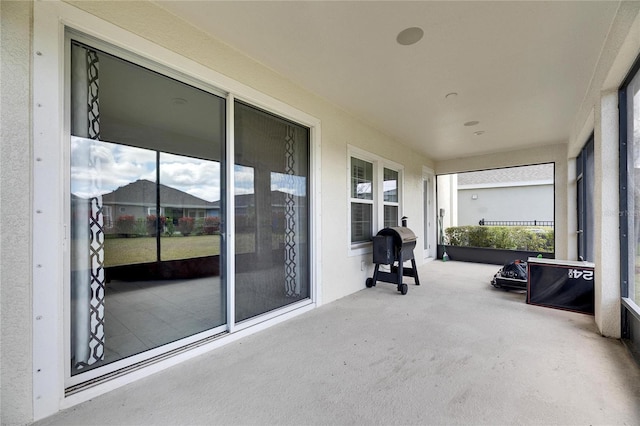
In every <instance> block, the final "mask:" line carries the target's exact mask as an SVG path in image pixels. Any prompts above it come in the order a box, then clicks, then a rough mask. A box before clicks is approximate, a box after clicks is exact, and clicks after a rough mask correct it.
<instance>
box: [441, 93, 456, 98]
mask: <svg viewBox="0 0 640 426" xmlns="http://www.w3.org/2000/svg"><path fill="white" fill-rule="evenodd" d="M456 96H458V94H457V93H456V92H451V93H447V94H446V95H444V98H445V99H453V98H455V97H456Z"/></svg>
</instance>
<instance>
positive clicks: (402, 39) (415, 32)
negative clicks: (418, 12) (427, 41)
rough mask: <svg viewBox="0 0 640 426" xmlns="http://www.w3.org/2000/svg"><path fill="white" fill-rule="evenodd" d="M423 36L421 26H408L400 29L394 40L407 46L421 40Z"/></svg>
mask: <svg viewBox="0 0 640 426" xmlns="http://www.w3.org/2000/svg"><path fill="white" fill-rule="evenodd" d="M423 36H424V31H422V28H420V27H410V28H407V29H404V30H402V31H400V33H399V34H398V37H396V41H397V42H398V43H399V44H401V45H403V46H409V45H412V44H416V43H417V42H419V41H420V40H422V37H423Z"/></svg>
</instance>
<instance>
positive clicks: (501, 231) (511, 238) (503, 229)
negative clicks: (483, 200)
mask: <svg viewBox="0 0 640 426" xmlns="http://www.w3.org/2000/svg"><path fill="white" fill-rule="evenodd" d="M445 234H446V238H445V244H446V245H450V246H463V247H486V248H496V249H506V250H526V251H538V252H553V251H554V233H553V229H551V228H539V227H538V228H529V227H525V226H452V227H450V228H447V229H446V230H445Z"/></svg>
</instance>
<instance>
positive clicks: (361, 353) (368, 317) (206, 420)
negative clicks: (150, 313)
mask: <svg viewBox="0 0 640 426" xmlns="http://www.w3.org/2000/svg"><path fill="white" fill-rule="evenodd" d="M497 269H498V267H497V266H495V265H480V264H471V263H460V262H441V261H434V262H430V263H427V264H425V265H423V266H421V267H420V268H419V271H420V279H421V283H422V285H421V286H419V287H417V286H414V285H413V284H412V280H411V279H410V278H407V279H406V280H405V282H407V283H410V284H409V293H408V294H407V295H406V296H401V295H400V294H399V293H398V292H397V291H396V289H395V286H393V285H391V284H385V283H379V284H378V285H377V287H375V288H371V289H365V288H364V282H363V290H362V291H360V292H358V293H355V294H353V295H350V296H348V297H345V298H343V299H340V300H338V301H335V302H333V303H329V304H327V305H324V306H322V307H320V308H318V309H315V310H313V311H311V312H309V313H306V314H303V315H301V316H298V317H296V318H294V319H292V320H289V321H286V322H284V323H281V324H279V325H276V326H274V327H271V328H269V329H267V330H265V331H262V332H259V333H257V334H254V335H252V336H249V337H247V338H244V339H241V340H239V341H236V342H233V343H230V344H228V345H226V346H224V347H222V348H219V349H216V350H213V351H211V352H209V353H207V354H205V355H202V356H200V357H198V358H195V359H193V360H191V361H188V362H186V363H183V364H181V365H179V366H176V367H173V368H170V369H168V370H165V371H163V372H161V373H158V374H155V375H153V376H151V377H148V378H145V379H142V380H140V381H137V382H135V383H132V384H130V385H128V386H125V387H123V388H120V389H118V390H116V391H114V392H111V393H108V394H105V395H102V396H100V397H97V398H95V399H93V400H91V401H88V402H86V403H83V404H81V405H78V406H75V407H73V408H71V409H68V410H66V411H64V412H61V413H58V414H57V415H55V416H52V417H49V418H47V419H44V420H42V421H40V422H37V423H36V424H37V425H209V424H224V425H229V424H260V425H266V424H279V425H280V424H296V425H300V424H367V425H368V424H406V425H409V424H437V425H441V424H465V425H475V424H491V425H496V424H499V425H505V424H509V425H511V424H562V425H573V424H591V425H594V424H607V425H637V424H640V368H638V365H637V364H635V363H634V361H633V360H632V359H631V357H630V356H629V354H628V353H627V351H626V349H625V348H624V346H623V345H622V344H621V343H620V341H618V340H614V339H607V338H603V337H601V336H600V335H599V334H598V333H597V329H596V326H595V324H594V320H593V317H592V316H588V315H583V314H577V313H572V312H565V311H560V310H555V309H549V308H544V307H538V306H532V305H527V304H526V303H525V295H524V294H523V293H522V292H507V291H502V290H497V289H494V288H493V287H491V286H490V284H489V281H490V279H491V277H492V276H493V274H494V273H495V272H496V270H497Z"/></svg>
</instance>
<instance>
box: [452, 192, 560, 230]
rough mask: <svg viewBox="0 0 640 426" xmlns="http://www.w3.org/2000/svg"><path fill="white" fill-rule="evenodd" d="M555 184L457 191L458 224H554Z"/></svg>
mask: <svg viewBox="0 0 640 426" xmlns="http://www.w3.org/2000/svg"><path fill="white" fill-rule="evenodd" d="M553 199H554V193H553V185H527V186H501V187H491V188H486V187H484V188H483V187H481V188H471V187H470V185H465V187H459V189H458V225H459V226H464V225H478V222H479V221H480V219H485V220H488V221H494V220H501V221H512V220H522V221H533V220H538V221H540V220H545V221H553V220H554V219H553Z"/></svg>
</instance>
